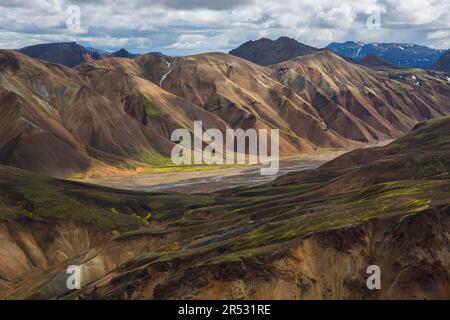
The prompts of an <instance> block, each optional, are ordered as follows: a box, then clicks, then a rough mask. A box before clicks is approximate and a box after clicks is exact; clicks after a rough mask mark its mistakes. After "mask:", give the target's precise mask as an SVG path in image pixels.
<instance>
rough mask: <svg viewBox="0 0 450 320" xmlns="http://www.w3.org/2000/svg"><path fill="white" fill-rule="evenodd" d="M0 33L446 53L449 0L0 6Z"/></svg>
mask: <svg viewBox="0 0 450 320" xmlns="http://www.w3.org/2000/svg"><path fill="white" fill-rule="evenodd" d="M378 17H379V19H378ZM378 22H379V24H378ZM0 29H1V30H0V47H1V48H19V47H23V46H26V45H30V44H36V43H43V42H60V41H77V42H79V43H81V44H83V45H85V46H93V47H96V48H103V49H106V50H117V49H120V48H122V47H123V48H126V49H128V50H130V51H131V52H137V53H144V52H149V51H161V52H164V53H166V54H171V55H184V54H191V53H198V52H205V51H228V50H229V49H232V48H234V47H236V46H238V45H240V44H242V43H243V42H246V41H248V40H254V39H258V38H261V37H266V38H272V39H276V38H277V37H279V36H289V37H291V38H295V39H297V40H298V41H300V42H303V43H306V44H309V45H313V46H316V47H323V46H326V45H327V44H328V43H330V42H332V41H346V40H354V41H362V42H404V43H417V44H423V45H427V46H430V47H434V48H439V49H448V48H449V47H450V0H358V1H353V0H341V1H335V0H272V1H270V0H150V1H145V0H126V1H123V0H120V1H119V0H109V1H107V0H97V1H88V0H78V1H70V0H0Z"/></svg>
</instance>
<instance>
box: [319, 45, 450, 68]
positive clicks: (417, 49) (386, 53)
mask: <svg viewBox="0 0 450 320" xmlns="http://www.w3.org/2000/svg"><path fill="white" fill-rule="evenodd" d="M326 48H327V49H330V50H333V51H334V52H336V53H338V54H340V55H342V56H345V57H348V58H351V59H353V60H355V61H362V60H363V59H364V58H365V57H367V56H369V55H376V56H378V57H381V58H383V59H384V60H386V61H388V62H390V63H392V64H394V65H396V66H399V67H405V68H425V69H426V68H431V67H432V66H433V64H434V63H435V62H436V61H437V60H438V59H439V58H440V57H441V56H442V54H443V53H444V51H443V50H436V49H431V48H428V47H425V46H420V45H416V44H404V43H369V44H365V43H362V42H353V41H347V42H344V43H338V42H333V43H330V44H329V45H328V46H327V47H326Z"/></svg>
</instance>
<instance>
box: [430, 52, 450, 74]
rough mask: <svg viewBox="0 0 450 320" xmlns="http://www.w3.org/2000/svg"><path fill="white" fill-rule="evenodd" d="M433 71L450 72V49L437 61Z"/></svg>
mask: <svg viewBox="0 0 450 320" xmlns="http://www.w3.org/2000/svg"><path fill="white" fill-rule="evenodd" d="M433 69H435V70H441V71H447V72H450V49H449V50H447V51H446V52H445V53H444V54H443V55H442V56H441V57H440V58H439V60H438V61H436V63H435V64H434V65H433Z"/></svg>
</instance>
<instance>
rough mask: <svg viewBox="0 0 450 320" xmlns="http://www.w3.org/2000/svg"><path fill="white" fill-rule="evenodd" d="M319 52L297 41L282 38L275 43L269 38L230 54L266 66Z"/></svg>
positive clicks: (248, 44)
mask: <svg viewBox="0 0 450 320" xmlns="http://www.w3.org/2000/svg"><path fill="white" fill-rule="evenodd" d="M318 50H319V49H317V48H313V47H310V46H308V45H305V44H303V43H300V42H298V41H297V40H295V39H291V38H288V37H280V38H278V39H277V40H275V41H274V40H271V39H267V38H261V39H259V40H256V41H248V42H246V43H244V44H243V45H241V46H240V47H238V48H236V49H234V50H231V51H230V54H232V55H234V56H237V57H240V58H244V59H247V60H250V61H252V62H254V63H256V64H259V65H263V66H266V65H270V64H275V63H279V62H283V61H286V60H290V59H292V58H295V57H297V56H302V55H305V54H309V53H313V52H316V51H318Z"/></svg>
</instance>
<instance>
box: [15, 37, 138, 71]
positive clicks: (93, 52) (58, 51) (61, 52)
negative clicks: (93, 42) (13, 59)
mask: <svg viewBox="0 0 450 320" xmlns="http://www.w3.org/2000/svg"><path fill="white" fill-rule="evenodd" d="M18 51H19V52H21V53H23V54H26V55H27V56H29V57H32V58H36V59H41V60H45V61H48V62H53V63H59V64H62V65H65V66H67V67H71V68H72V67H75V66H77V65H79V64H81V63H84V62H91V61H95V60H99V59H102V58H105V57H117V58H135V57H137V56H138V55H136V54H131V53H129V52H128V51H127V50H125V49H120V50H119V51H116V52H108V51H106V50H102V49H96V48H92V47H88V48H85V47H83V46H82V45H80V44H78V43H76V42H61V43H46V44H38V45H33V46H28V47H25V48H22V49H19V50H18Z"/></svg>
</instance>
